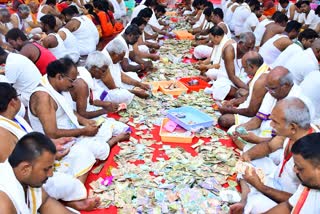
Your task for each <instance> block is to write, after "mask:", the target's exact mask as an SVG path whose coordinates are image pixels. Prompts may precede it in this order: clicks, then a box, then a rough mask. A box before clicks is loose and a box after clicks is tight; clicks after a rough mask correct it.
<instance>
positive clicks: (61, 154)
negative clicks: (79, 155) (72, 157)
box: [52, 137, 74, 160]
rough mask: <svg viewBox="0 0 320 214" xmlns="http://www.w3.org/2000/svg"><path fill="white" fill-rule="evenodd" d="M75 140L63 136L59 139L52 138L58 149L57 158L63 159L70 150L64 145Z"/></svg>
mask: <svg viewBox="0 0 320 214" xmlns="http://www.w3.org/2000/svg"><path fill="white" fill-rule="evenodd" d="M73 140H74V138H72V137H61V138H58V139H52V142H53V143H54V145H55V146H56V149H57V154H56V159H57V160H61V159H62V158H63V157H64V156H66V155H67V154H68V153H69V152H70V148H67V149H65V148H64V147H63V146H64V145H65V144H67V143H69V142H70V141H73Z"/></svg>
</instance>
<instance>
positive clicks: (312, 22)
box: [302, 10, 319, 30]
mask: <svg viewBox="0 0 320 214" xmlns="http://www.w3.org/2000/svg"><path fill="white" fill-rule="evenodd" d="M302 17H303V21H304V24H306V25H309V28H311V29H313V30H315V29H316V28H317V25H318V23H319V16H318V15H317V14H315V12H314V10H310V12H309V14H308V16H306V14H305V13H303V16H302Z"/></svg>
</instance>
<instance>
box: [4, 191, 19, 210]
mask: <svg viewBox="0 0 320 214" xmlns="http://www.w3.org/2000/svg"><path fill="white" fill-rule="evenodd" d="M0 210H1V213H2V212H4V213H6V214H16V213H17V211H16V208H15V207H14V205H13V203H12V201H11V200H10V198H9V196H8V195H7V194H6V193H4V192H2V191H0Z"/></svg>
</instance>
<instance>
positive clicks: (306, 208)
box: [289, 184, 320, 214]
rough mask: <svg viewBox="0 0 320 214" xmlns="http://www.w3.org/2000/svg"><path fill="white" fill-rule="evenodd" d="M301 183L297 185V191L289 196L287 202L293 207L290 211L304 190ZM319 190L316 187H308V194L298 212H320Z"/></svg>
mask: <svg viewBox="0 0 320 214" xmlns="http://www.w3.org/2000/svg"><path fill="white" fill-rule="evenodd" d="M304 188H305V187H304V186H303V185H301V184H300V185H299V187H298V189H297V191H296V192H295V193H294V194H293V195H292V196H291V198H289V204H290V205H291V206H292V207H293V209H292V211H293V210H294V208H295V206H296V205H297V203H298V201H299V199H300V196H301V194H302V192H303V190H304ZM319 198H320V190H318V189H310V191H309V194H308V196H307V198H306V200H305V202H304V204H303V206H302V208H301V210H300V213H301V214H303V213H310V214H311V213H320V203H319Z"/></svg>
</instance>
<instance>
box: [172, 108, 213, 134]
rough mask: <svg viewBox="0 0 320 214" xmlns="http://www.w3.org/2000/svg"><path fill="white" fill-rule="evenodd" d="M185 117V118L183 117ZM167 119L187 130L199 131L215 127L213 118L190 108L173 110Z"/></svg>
mask: <svg viewBox="0 0 320 214" xmlns="http://www.w3.org/2000/svg"><path fill="white" fill-rule="evenodd" d="M181 116H183V117H181ZM167 117H168V118H169V119H170V120H172V121H173V122H175V123H177V124H179V125H180V126H182V127H183V128H184V129H186V130H191V131H199V130H200V129H201V128H207V127H210V126H212V125H213V122H214V120H213V118H211V117H210V116H209V115H207V114H205V113H203V112H201V111H199V110H197V109H195V108H193V107H190V106H184V107H180V108H175V109H171V110H169V111H168V114H167Z"/></svg>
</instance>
